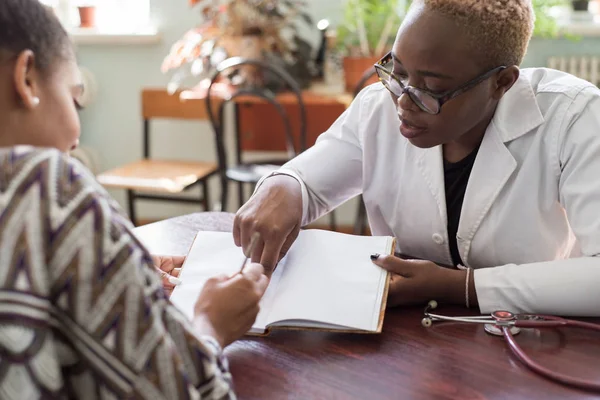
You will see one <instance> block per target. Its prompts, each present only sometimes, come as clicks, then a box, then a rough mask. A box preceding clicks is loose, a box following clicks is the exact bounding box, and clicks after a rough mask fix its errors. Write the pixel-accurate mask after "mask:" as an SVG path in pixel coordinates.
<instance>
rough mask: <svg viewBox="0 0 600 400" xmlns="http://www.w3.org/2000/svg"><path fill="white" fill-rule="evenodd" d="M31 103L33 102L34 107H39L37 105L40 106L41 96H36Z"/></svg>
mask: <svg viewBox="0 0 600 400" xmlns="http://www.w3.org/2000/svg"><path fill="white" fill-rule="evenodd" d="M31 104H32V105H33V106H34V107H37V106H39V105H40V98H39V97H34V98H33V99H31Z"/></svg>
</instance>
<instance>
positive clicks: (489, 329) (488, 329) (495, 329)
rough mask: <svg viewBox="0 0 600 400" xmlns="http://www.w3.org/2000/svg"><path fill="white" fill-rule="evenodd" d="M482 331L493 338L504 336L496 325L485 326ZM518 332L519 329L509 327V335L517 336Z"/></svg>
mask: <svg viewBox="0 0 600 400" xmlns="http://www.w3.org/2000/svg"><path fill="white" fill-rule="evenodd" d="M483 329H485V331H486V332H487V333H489V334H490V335H494V336H502V335H504V333H502V328H501V327H499V326H498V325H494V324H485V325H484V326H483ZM519 332H521V329H519V328H517V327H516V326H511V327H510V333H512V334H513V335H518V334H519Z"/></svg>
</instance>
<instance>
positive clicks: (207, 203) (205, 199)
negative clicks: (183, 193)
mask: <svg viewBox="0 0 600 400" xmlns="http://www.w3.org/2000/svg"><path fill="white" fill-rule="evenodd" d="M200 196H201V199H202V200H201V201H202V207H204V211H211V210H210V199H209V193H208V179H204V180H203V181H202V194H200Z"/></svg>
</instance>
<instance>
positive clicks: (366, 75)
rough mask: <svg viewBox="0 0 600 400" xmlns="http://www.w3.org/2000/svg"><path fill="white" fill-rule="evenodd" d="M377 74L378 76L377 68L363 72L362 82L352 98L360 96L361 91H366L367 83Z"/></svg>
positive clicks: (355, 89)
mask: <svg viewBox="0 0 600 400" xmlns="http://www.w3.org/2000/svg"><path fill="white" fill-rule="evenodd" d="M376 74H377V71H376V70H375V67H370V68H368V69H367V70H365V72H363V74H362V76H361V78H360V80H359V81H358V83H357V84H356V86H355V87H354V92H353V93H352V97H356V96H358V94H359V93H360V91H361V90H363V89H364V87H365V85H366V83H367V81H368V80H369V79H371V77H373V76H374V75H376Z"/></svg>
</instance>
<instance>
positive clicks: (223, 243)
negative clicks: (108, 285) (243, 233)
mask: <svg viewBox="0 0 600 400" xmlns="http://www.w3.org/2000/svg"><path fill="white" fill-rule="evenodd" d="M244 258H245V257H244V253H243V251H242V249H241V248H239V247H237V246H236V245H235V243H234V241H233V234H232V233H230V232H198V234H197V236H196V239H195V240H194V243H193V244H192V247H191V249H190V252H189V254H188V255H187V257H186V260H185V264H184V265H183V268H182V270H181V274H180V275H179V279H181V281H182V283H181V285H179V286H177V287H176V288H175V290H173V294H172V295H171V302H172V303H173V304H174V305H175V306H176V307H177V308H179V309H180V310H181V311H182V312H183V313H184V314H185V315H186V316H187V317H188V318H190V319H192V318H193V316H194V305H195V304H196V300H197V299H198V295H199V294H200V291H201V290H202V288H203V287H204V284H205V283H206V281H207V280H208V279H210V278H212V277H214V276H218V275H222V274H225V275H228V276H230V275H232V274H235V273H237V272H239V270H240V267H241V265H242V262H244ZM282 272H283V269H282V270H281V271H278V272H276V273H274V274H273V277H272V278H271V282H270V283H269V287H268V288H267V291H266V292H265V295H264V296H263V298H262V300H261V302H260V309H261V311H260V313H259V314H258V317H257V319H256V322H255V323H254V326H253V327H252V331H251V332H256V333H260V332H263V331H264V330H265V326H266V321H265V319H266V315H267V314H268V311H269V304H270V301H272V297H273V292H274V290H275V288H276V286H277V284H276V282H277V278H278V277H279V276H280V275H281V273H282Z"/></svg>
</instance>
